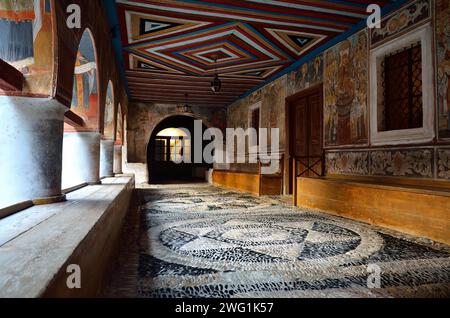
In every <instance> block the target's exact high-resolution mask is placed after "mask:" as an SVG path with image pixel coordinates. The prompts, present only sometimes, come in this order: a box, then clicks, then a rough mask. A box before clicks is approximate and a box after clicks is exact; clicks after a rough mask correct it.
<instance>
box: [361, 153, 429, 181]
mask: <svg viewBox="0 0 450 318" xmlns="http://www.w3.org/2000/svg"><path fill="white" fill-rule="evenodd" d="M370 159H371V173H372V174H373V175H378V176H394V177H414V178H433V166H434V150H433V149H408V150H379V151H372V152H371V154H370Z"/></svg>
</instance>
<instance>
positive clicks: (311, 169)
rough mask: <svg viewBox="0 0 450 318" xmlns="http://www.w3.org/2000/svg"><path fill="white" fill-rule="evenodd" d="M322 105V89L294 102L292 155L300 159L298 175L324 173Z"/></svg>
mask: <svg viewBox="0 0 450 318" xmlns="http://www.w3.org/2000/svg"><path fill="white" fill-rule="evenodd" d="M322 107H323V104H322V90H321V89H318V90H315V91H312V92H310V93H309V94H307V95H304V96H302V97H301V98H299V99H297V100H296V101H294V102H292V103H291V104H290V112H289V115H290V128H289V131H290V136H291V138H290V140H291V142H290V156H291V158H295V160H296V166H297V170H296V172H295V173H296V175H297V176H305V177H318V176H322V175H323V148H322V134H323V133H322ZM291 171H292V170H291ZM291 173H292V172H291ZM291 177H292V176H291Z"/></svg>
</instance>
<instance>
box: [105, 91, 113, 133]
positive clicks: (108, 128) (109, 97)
mask: <svg viewBox="0 0 450 318" xmlns="http://www.w3.org/2000/svg"><path fill="white" fill-rule="evenodd" d="M103 135H104V136H105V137H107V138H111V139H112V138H114V96H113V88H112V84H111V82H110V83H109V85H108V92H107V93H106V101H105V116H104V132H103Z"/></svg>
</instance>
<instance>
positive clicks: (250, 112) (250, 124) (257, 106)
mask: <svg viewBox="0 0 450 318" xmlns="http://www.w3.org/2000/svg"><path fill="white" fill-rule="evenodd" d="M261 106H262V101H259V102H257V103H255V104H253V105H250V106H249V108H248V128H255V127H253V112H254V111H255V110H258V111H259V123H258V130H259V129H260V128H261V108H262V107H261ZM257 136H258V140H257V141H256V142H257V145H258V146H259V144H260V142H259V131H257Z"/></svg>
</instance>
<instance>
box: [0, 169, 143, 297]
mask: <svg viewBox="0 0 450 318" xmlns="http://www.w3.org/2000/svg"><path fill="white" fill-rule="evenodd" d="M133 189H134V177H133V176H121V177H114V178H106V179H103V180H102V184H99V185H91V186H86V187H83V188H81V189H78V190H75V191H73V192H70V193H68V194H67V201H66V202H61V203H55V204H50V205H40V206H33V207H31V208H28V209H25V210H23V211H21V212H18V213H15V214H13V215H10V216H8V217H5V218H3V219H1V220H0V297H92V296H96V295H97V294H98V293H99V292H100V290H101V288H102V284H104V282H105V279H106V273H107V272H108V268H109V267H110V264H111V257H112V256H113V255H114V253H115V252H116V250H117V244H118V239H119V235H120V232H121V228H122V224H123V220H124V217H125V215H126V213H127V211H128V208H129V204H130V199H131V196H132V192H133ZM70 264H76V265H79V266H80V269H81V289H69V288H68V287H67V284H66V281H67V277H68V276H69V274H70V273H69V274H68V273H67V272H66V270H67V266H68V265H70Z"/></svg>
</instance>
